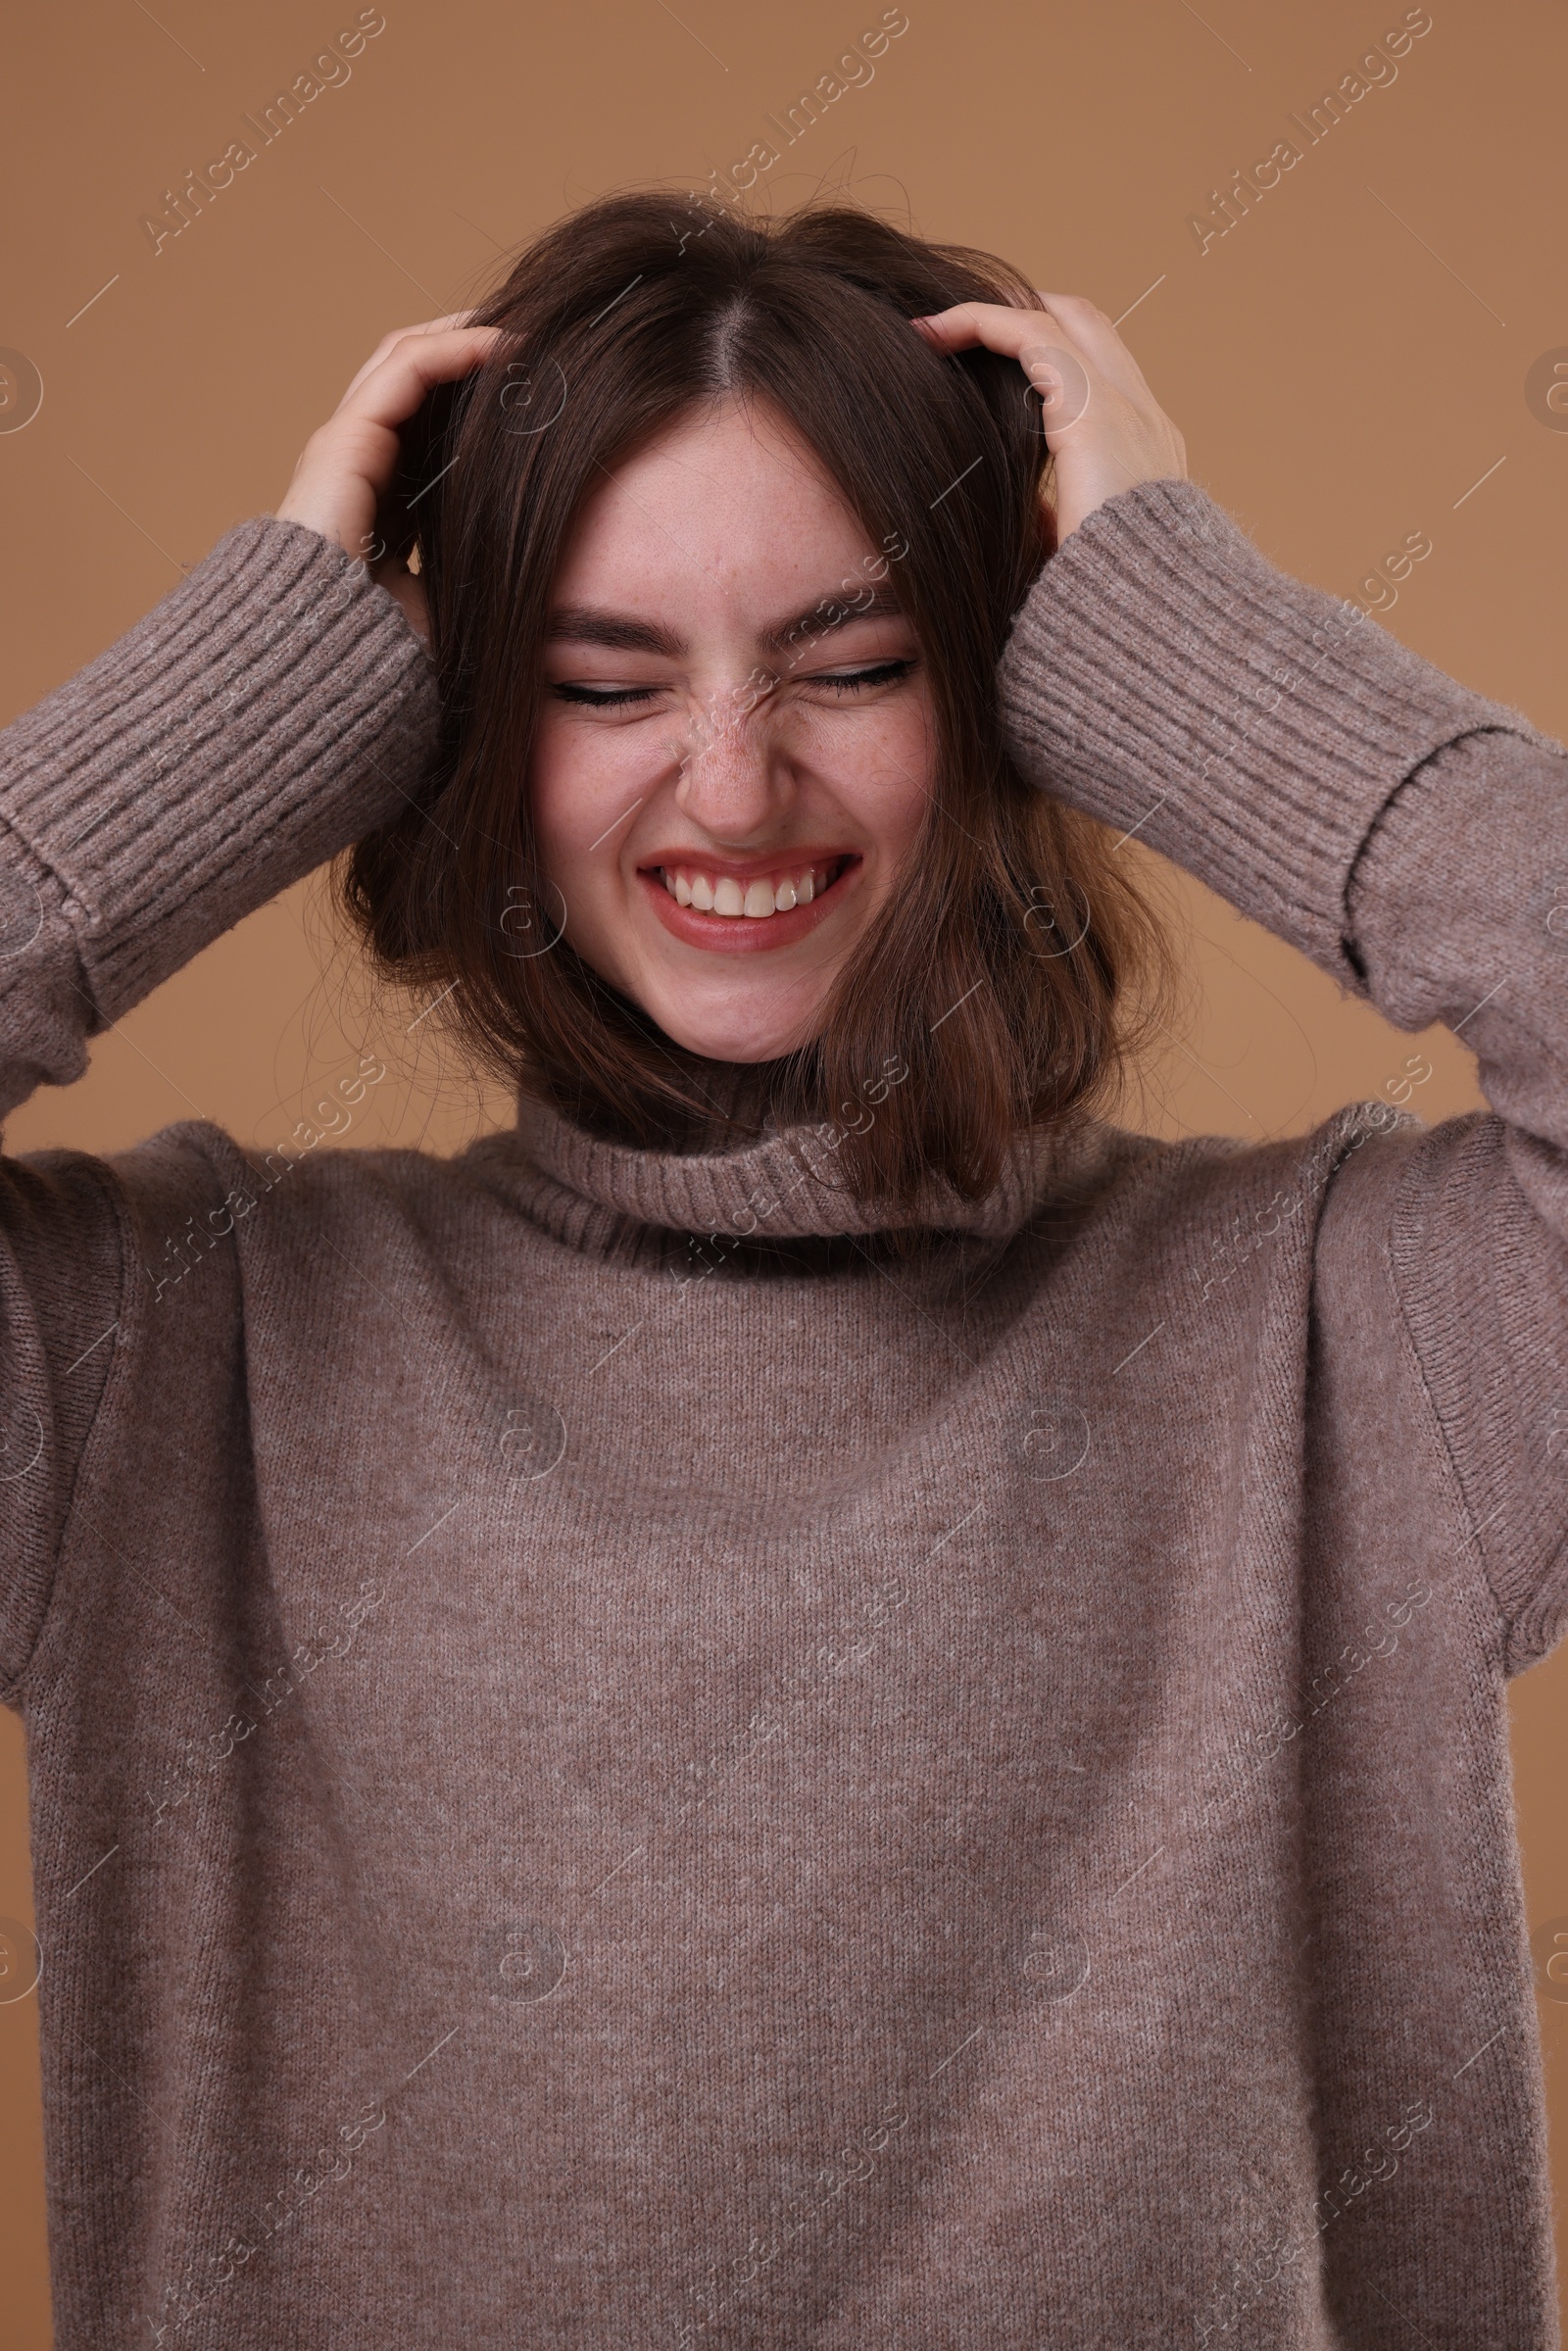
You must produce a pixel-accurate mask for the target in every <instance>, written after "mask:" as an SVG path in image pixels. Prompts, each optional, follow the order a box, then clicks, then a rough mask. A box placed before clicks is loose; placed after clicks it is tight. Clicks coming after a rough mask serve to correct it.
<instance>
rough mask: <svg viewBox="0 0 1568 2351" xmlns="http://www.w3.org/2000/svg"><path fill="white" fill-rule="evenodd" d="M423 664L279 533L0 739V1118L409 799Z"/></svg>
mask: <svg viewBox="0 0 1568 2351" xmlns="http://www.w3.org/2000/svg"><path fill="white" fill-rule="evenodd" d="M435 726H436V696H435V685H434V675H433V671H432V670H431V667H430V663H429V660H428V656H427V655H426V654H425V652H424V650H423V648H422V647H421V646H420V645H419V643H418V641H417V638H416V637H415V635H414V633H413V631H412V630H411V629H410V627H409V624H408V622H407V620H406V618H405V617H404V615H403V613H402V612H400V611H399V609H398V607H397V605H396V604H395V603H394V601H393V599H392V598H391V597H390V596H389V595H388V594H387V593H386V591H385V590H384V589H383V588H380V587H378V586H376V585H375V583H374V582H373V581H372V580H371V579H370V577H369V575H368V572H367V571H366V569H365V567H364V565H363V564H361V563H357V562H355V561H354V560H353V559H352V558H351V557H349V556H347V555H346V554H345V553H344V552H343V550H342V549H341V548H339V547H336V546H334V545H332V544H331V543H329V542H328V541H327V540H326V539H325V538H323V537H320V536H319V535H318V534H317V533H316V532H315V531H313V530H308V529H306V528H304V527H302V526H301V525H300V524H298V523H294V522H283V521H278V520H275V519H272V518H270V517H269V518H262V519H258V520H255V521H251V522H245V523H241V524H240V525H238V526H237V528H236V529H234V530H232V531H230V532H229V533H227V535H226V536H225V537H224V538H223V539H222V540H221V541H220V543H219V545H218V546H217V547H216V548H215V549H214V550H213V552H212V553H211V554H210V555H209V556H208V557H206V559H205V560H204V561H203V562H202V563H199V564H198V565H197V566H196V567H195V569H194V570H192V571H191V572H190V573H189V574H188V576H187V577H186V578H185V579H184V580H182V581H181V582H180V584H179V585H178V586H177V587H176V588H174V589H173V590H172V592H171V594H170V595H169V596H167V597H166V598H165V599H164V600H163V602H162V603H161V604H159V605H157V606H156V607H155V608H154V609H153V611H152V612H149V613H148V614H147V615H146V616H145V617H144V618H143V619H142V620H140V621H138V622H137V623H136V625H135V626H134V627H133V628H132V629H130V630H129V631H128V632H127V633H126V635H125V636H123V638H121V639H120V641H119V642H118V643H117V644H115V645H114V646H112V647H111V648H110V649H109V650H108V652H106V653H105V654H103V655H101V656H100V657H99V659H98V660H97V661H93V662H91V663H89V665H88V666H87V667H86V668H85V669H83V670H81V671H80V672H79V673H78V674H77V675H76V676H75V677H73V678H72V679H70V680H69V681H68V682H67V683H66V684H65V685H63V686H61V687H60V688H58V689H57V690H56V691H55V692H54V693H52V694H50V695H49V696H47V697H46V698H45V699H44V701H42V702H40V703H39V704H37V705H36V706H35V707H34V708H33V709H32V710H27V711H25V713H24V714H23V715H22V716H21V717H20V718H18V719H17V720H16V721H15V722H14V723H13V724H12V725H11V726H10V727H8V728H7V729H6V730H5V731H4V733H3V734H0V1115H3V1114H7V1113H9V1111H10V1110H11V1109H12V1108H14V1107H15V1106H16V1104H17V1103H18V1102H21V1101H22V1100H24V1099H25V1096H26V1095H27V1094H28V1093H29V1092H30V1091H31V1089H32V1087H33V1086H34V1085H36V1084H38V1083H40V1082H46V1083H52V1084H57V1085H59V1084H65V1083H67V1082H69V1081H70V1080H71V1079H73V1078H74V1077H76V1076H77V1075H79V1074H80V1071H81V1069H82V1067H83V1066H84V1064H85V1046H86V1040H87V1038H88V1037H90V1036H91V1035H93V1034H94V1033H95V1032H96V1031H97V1030H99V1029H101V1028H102V1027H103V1026H105V1025H106V1024H107V1023H108V1022H109V1021H111V1020H114V1019H117V1018H119V1017H120V1015H121V1014H122V1013H123V1012H124V1011H125V1010H127V1009H128V1008H129V1006H130V1005H132V1004H136V1003H137V1002H139V1001H140V999H141V998H142V997H144V996H145V995H147V994H148V993H149V991H150V990H151V989H153V988H154V987H156V986H157V985H158V984H159V982H160V981H162V980H164V979H167V978H169V977H170V975H171V974H172V972H174V971H176V970H178V969H179V968H180V966H181V965H182V964H184V963H186V962H188V961H189V960H190V958H191V957H192V956H193V955H197V954H198V953H199V952H200V951H201V949H202V948H204V947H205V946H207V945H208V944H209V943H210V942H211V941H212V940H214V939H216V938H218V937H219V936H220V935H221V933H222V932H223V931H225V930H227V929H229V928H230V927H231V925H232V924H234V923H235V922H237V921H238V920H239V919H240V918H241V917H242V916H243V915H245V914H247V913H250V912H251V911H253V910H254V908H256V907H257V906H263V905H265V904H266V903H267V902H268V900H270V899H271V898H273V897H275V896H276V894H277V893H278V891H280V890H282V889H284V888H286V887H287V886H288V884H289V883H291V882H293V881H296V880H298V879H299V878H300V876H301V875H303V874H305V873H308V872H310V871H311V870H312V869H313V868H314V867H315V866H317V865H319V863H321V862H322V860H323V859H324V858H326V857H330V856H332V855H333V854H334V853H335V852H336V851H337V850H339V849H341V848H344V847H345V846H346V845H347V844H348V843H349V842H351V841H353V840H355V839H356V838H358V836H359V835H360V834H362V833H364V832H367V831H368V830H369V829H370V828H371V827H372V826H373V825H375V824H377V823H379V822H381V821H382V820H383V819H384V818H386V817H387V816H389V815H391V814H392V812H393V811H394V810H395V809H396V808H398V807H400V806H401V805H402V803H403V800H404V798H405V797H406V796H408V795H410V794H412V793H414V792H416V791H417V786H418V782H419V779H420V777H421V775H422V774H423V772H424V771H425V769H426V767H427V764H428V761H429V759H430V757H431V754H432V752H433V748H434V741H435Z"/></svg>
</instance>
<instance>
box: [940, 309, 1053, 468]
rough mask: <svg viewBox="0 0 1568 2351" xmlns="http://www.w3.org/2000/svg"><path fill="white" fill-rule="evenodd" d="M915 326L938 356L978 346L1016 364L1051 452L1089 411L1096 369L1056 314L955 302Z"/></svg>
mask: <svg viewBox="0 0 1568 2351" xmlns="http://www.w3.org/2000/svg"><path fill="white" fill-rule="evenodd" d="M916 323H917V324H920V325H921V326H923V327H924V328H925V329H927V330H928V340H930V341H931V342H932V343H933V345H934V347H935V348H937V349H939V350H946V351H961V350H965V349H972V348H973V346H974V345H976V344H980V345H981V346H983V348H984V349H986V350H987V351H995V352H997V353H998V354H999V355H1000V356H1001V357H1003V358H1005V359H1010V360H1014V361H1016V363H1017V365H1018V366H1019V367H1021V368H1022V369H1023V371H1024V373H1025V375H1027V377H1028V378H1029V381H1030V383H1031V384H1032V385H1033V386H1034V389H1035V391H1036V392H1037V393H1038V394H1039V395H1040V411H1041V418H1040V420H1041V427H1042V429H1043V431H1044V432H1045V435H1046V438H1047V440H1048V441H1050V442H1052V443H1053V446H1054V436H1055V435H1057V434H1060V433H1065V432H1068V431H1070V430H1071V428H1072V427H1073V425H1075V424H1076V423H1077V422H1078V420H1079V418H1080V417H1081V416H1084V415H1085V414H1086V412H1087V411H1088V408H1089V405H1090V402H1091V400H1092V398H1093V396H1094V382H1095V367H1094V363H1093V361H1092V360H1091V359H1090V357H1089V356H1088V354H1087V353H1086V352H1084V351H1083V350H1081V349H1080V348H1079V345H1078V341H1077V338H1076V337H1075V336H1074V335H1073V334H1072V332H1071V331H1070V329H1069V328H1068V327H1066V326H1065V325H1064V324H1063V323H1062V322H1061V320H1060V319H1059V318H1057V317H1056V316H1055V314H1054V312H1053V311H1050V310H1024V309H1022V308H1016V309H1015V308H1013V307H1012V306H1011V305H1008V304H1004V303H998V302H959V303H956V304H955V305H954V306H953V308H952V309H951V310H946V311H939V312H938V313H937V314H936V316H935V317H934V318H926V319H923V320H919V321H916Z"/></svg>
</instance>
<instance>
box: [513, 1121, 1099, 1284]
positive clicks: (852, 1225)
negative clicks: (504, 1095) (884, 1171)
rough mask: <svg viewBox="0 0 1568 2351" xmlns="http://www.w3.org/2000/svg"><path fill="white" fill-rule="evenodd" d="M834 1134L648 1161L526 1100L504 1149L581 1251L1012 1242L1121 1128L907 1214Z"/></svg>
mask: <svg viewBox="0 0 1568 2351" xmlns="http://www.w3.org/2000/svg"><path fill="white" fill-rule="evenodd" d="M832 1132H833V1130H832V1129H831V1128H830V1127H824V1126H796V1127H789V1128H786V1129H784V1130H782V1131H780V1132H774V1133H768V1134H764V1135H763V1136H762V1137H761V1138H760V1140H758V1141H755V1142H751V1143H744V1144H741V1145H739V1146H737V1147H734V1148H730V1149H725V1150H716V1151H694V1152H676V1151H650V1150H644V1149H641V1148H639V1147H637V1146H635V1145H629V1144H623V1143H615V1142H611V1141H608V1140H606V1139H605V1138H603V1137H601V1136H597V1135H593V1134H590V1133H588V1132H587V1131H586V1130H585V1129H583V1128H582V1127H579V1126H577V1125H575V1124H574V1123H573V1122H572V1121H571V1120H569V1119H568V1118H566V1117H564V1115H563V1114H562V1113H561V1112H560V1111H559V1110H557V1109H555V1108H553V1107H551V1106H550V1105H548V1104H546V1103H544V1102H537V1101H535V1100H533V1099H532V1098H530V1097H528V1096H523V1097H521V1098H520V1099H519V1102H518V1105H517V1119H516V1125H515V1129H514V1130H513V1132H512V1133H511V1134H510V1135H509V1136H507V1137H506V1138H505V1143H506V1148H507V1156H508V1158H509V1159H510V1160H512V1161H514V1163H516V1162H519V1161H520V1163H521V1166H522V1168H523V1169H524V1170H525V1171H526V1172H527V1175H528V1177H529V1178H530V1179H531V1180H530V1181H529V1184H528V1192H529V1195H530V1200H529V1205H530V1209H531V1211H532V1213H533V1214H534V1215H535V1216H536V1217H537V1218H538V1219H539V1220H540V1221H541V1222H542V1223H544V1224H545V1225H546V1226H547V1227H548V1228H549V1229H550V1230H551V1231H552V1232H554V1233H555V1235H556V1237H557V1238H558V1239H561V1240H564V1241H568V1242H571V1243H574V1244H576V1245H579V1246H585V1247H594V1246H605V1245H607V1244H609V1243H611V1242H612V1241H613V1239H614V1238H615V1237H617V1236H618V1235H621V1234H624V1232H625V1231H626V1229H627V1227H628V1226H630V1227H637V1226H642V1227H652V1228H656V1229H662V1230H663V1231H666V1232H679V1233H687V1234H691V1233H702V1234H710V1233H711V1234H725V1235H730V1236H733V1237H736V1238H754V1237H755V1238H762V1239H774V1240H794V1239H800V1238H803V1237H806V1236H814V1237H818V1238H829V1237H838V1236H848V1235H854V1236H866V1235H870V1234H873V1233H878V1232H887V1231H891V1230H893V1229H895V1228H899V1227H906V1228H907V1227H918V1228H922V1229H926V1230H930V1231H940V1232H948V1233H962V1234H966V1235H970V1236H973V1237H974V1238H975V1239H977V1240H990V1241H1005V1240H1006V1239H1007V1238H1009V1237H1010V1236H1011V1235H1012V1234H1013V1233H1015V1232H1017V1231H1018V1230H1019V1229H1020V1228H1021V1227H1022V1226H1023V1225H1024V1224H1025V1223H1027V1222H1028V1220H1029V1218H1030V1216H1031V1215H1032V1214H1033V1212H1034V1211H1035V1210H1036V1208H1038V1207H1039V1206H1040V1205H1041V1204H1042V1202H1043V1200H1045V1199H1046V1197H1047V1196H1048V1195H1049V1194H1051V1193H1052V1192H1054V1190H1056V1189H1057V1188H1058V1187H1059V1186H1060V1184H1061V1182H1062V1180H1063V1178H1064V1176H1065V1173H1066V1169H1067V1166H1068V1164H1069V1163H1070V1164H1071V1165H1072V1166H1073V1167H1074V1168H1075V1169H1077V1170H1079V1171H1081V1170H1082V1167H1083V1161H1084V1158H1085V1156H1086V1154H1087V1155H1088V1156H1089V1157H1095V1156H1098V1155H1099V1150H1103V1147H1104V1145H1105V1144H1106V1143H1107V1142H1108V1141H1109V1139H1110V1136H1111V1135H1112V1134H1113V1133H1114V1130H1113V1129H1110V1128H1107V1127H1104V1126H1103V1125H1102V1124H1101V1123H1100V1122H1099V1121H1097V1120H1093V1119H1084V1120H1079V1121H1075V1122H1073V1123H1071V1124H1070V1125H1069V1126H1067V1127H1066V1128H1064V1129H1059V1130H1058V1129H1045V1130H1036V1131H1034V1132H1032V1133H1028V1134H1025V1135H1021V1136H1020V1137H1018V1138H1017V1140H1016V1141H1015V1143H1014V1145H1013V1147H1012V1150H1011V1151H1010V1153H1009V1154H1008V1157H1007V1160H1006V1162H1005V1166H1004V1169H1003V1172H1002V1175H1001V1177H1000V1179H999V1181H998V1182H997V1184H996V1185H995V1186H994V1187H993V1188H992V1190H991V1191H990V1192H988V1193H987V1194H986V1195H985V1196H984V1197H983V1198H982V1199H980V1200H972V1201H971V1200H960V1199H958V1198H957V1196H956V1194H955V1193H953V1192H952V1191H951V1189H950V1188H948V1187H947V1186H946V1185H937V1184H935V1183H933V1184H932V1185H931V1187H930V1188H929V1190H928V1192H927V1193H926V1195H925V1196H924V1197H923V1198H922V1199H921V1200H919V1201H918V1202H917V1203H915V1204H914V1205H912V1206H909V1207H900V1206H897V1205H895V1204H893V1203H892V1202H878V1201H876V1200H870V1201H862V1200H857V1199H856V1198H855V1197H854V1195H853V1194H852V1193H851V1191H850V1190H849V1187H848V1184H847V1182H846V1180H845V1174H844V1170H843V1168H842V1166H841V1164H840V1154H839V1151H838V1150H837V1149H836V1148H835V1146H834V1145H833V1143H832V1142H831V1140H830V1137H831V1135H832ZM492 1140H493V1142H496V1143H499V1142H501V1140H502V1139H501V1138H499V1137H498V1138H493V1139H492ZM1097 1146H1098V1148H1097ZM481 1148H482V1147H481ZM487 1155H488V1154H487Z"/></svg>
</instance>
